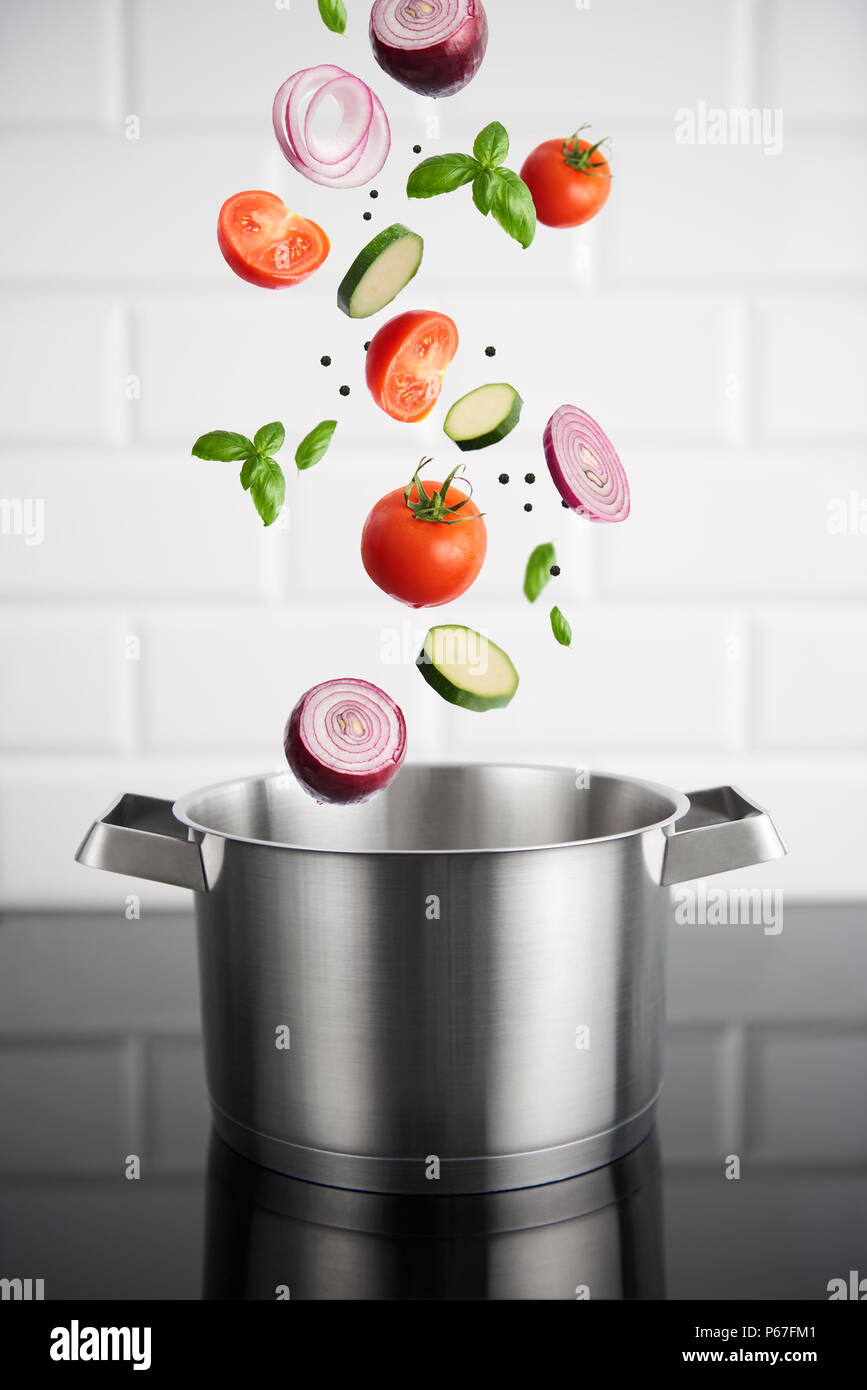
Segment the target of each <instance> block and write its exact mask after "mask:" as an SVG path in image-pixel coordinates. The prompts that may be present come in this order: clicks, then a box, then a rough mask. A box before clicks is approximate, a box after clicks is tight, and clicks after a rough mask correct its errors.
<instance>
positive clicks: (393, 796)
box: [77, 765, 785, 1193]
mask: <svg viewBox="0 0 867 1390" xmlns="http://www.w3.org/2000/svg"><path fill="white" fill-rule="evenodd" d="M587 780H588V779H587V778H586V777H584V776H581V777H578V778H576V777H575V775H574V773H573V772H571V771H568V770H562V769H557V768H534V767H501V766H466V767H459V766H419V765H415V766H412V765H410V766H406V767H404V768H403V769H402V771H401V773H400V776H399V777H398V778H397V779H396V780H395V782H394V783H393V784H392V786H391V787H390V788H389V789H388V790H387V791H386V792H385V793H383V794H382V795H381V796H379V797H378V798H376V799H375V800H373V801H371V802H368V803H367V804H365V805H362V806H357V807H331V806H319V805H316V804H315V803H314V802H313V801H311V800H310V798H309V797H307V796H306V795H305V794H304V793H303V792H302V791H301V790H300V789H299V788H298V786H297V784H296V783H295V781H294V779H293V778H292V777H291V776H290V775H289V774H288V773H287V774H275V775H273V776H267V777H258V778H248V779H244V780H241V781H235V782H227V783H223V784H221V785H219V786H216V787H210V788H207V789H205V790H203V791H198V792H193V793H192V794H191V795H189V796H186V797H183V798H182V799H181V800H180V801H178V802H176V803H175V804H174V806H173V805H172V803H171V802H169V801H159V800H156V799H154V798H151V797H143V796H134V795H126V796H122V797H120V798H119V800H118V801H116V802H115V803H114V805H113V806H112V807H111V808H110V810H109V811H107V812H106V814H105V815H104V816H103V817H102V819H101V820H100V821H98V822H97V823H96V824H95V825H93V826H92V827H91V829H90V831H89V832H88V834H87V835H86V837H85V839H84V841H83V843H82V845H81V846H80V848H79V850H78V854H77V858H78V860H79V861H80V862H81V863H84V864H89V865H92V866H94V867H97V868H102V869H110V870H112V871H114V872H117V873H126V874H134V875H136V876H138V877H140V878H150V879H156V880H158V881H161V882H166V883H174V884H180V885H181V886H183V887H185V888H191V889H193V890H194V891H195V896H196V910H197V920H198V942H199V966H200V978H201V996H202V1019H203V1029H204V1037H205V1056H206V1069H207V1079H208V1089H209V1092H210V1096H211V1102H212V1106H213V1112H214V1123H215V1126H216V1128H217V1130H218V1132H219V1134H220V1135H221V1137H222V1138H223V1139H224V1140H225V1141H226V1142H227V1143H228V1144H230V1145H231V1146H232V1147H233V1148H235V1149H237V1150H239V1151H240V1152H241V1153H243V1154H245V1155H246V1156H247V1157H248V1158H251V1159H253V1160H254V1161H256V1162H259V1163H262V1164H264V1165H265V1166H266V1167H269V1168H274V1169H276V1170H278V1171H280V1172H283V1173H288V1174H290V1175H292V1176H294V1177H299V1178H307V1179H311V1180H313V1181H317V1182H321V1183H327V1184H331V1185H334V1186H338V1187H348V1188H357V1189H362V1190H369V1191H377V1192H398V1193H401V1192H403V1193H412V1192H428V1193H445V1192H450V1193H459V1192H486V1191H496V1190H499V1189H507V1188H516V1187H526V1186H531V1185H534V1184H538V1183H548V1182H555V1181H557V1180H559V1179H563V1178H568V1177H572V1176H574V1175H576V1174H579V1173H583V1172H587V1171H588V1170H590V1169H593V1168H596V1167H598V1166H600V1165H601V1164H604V1163H609V1162H611V1161H612V1160H614V1159H616V1158H618V1157H619V1156H620V1155H621V1154H624V1153H627V1152H628V1151H629V1150H630V1149H631V1148H633V1147H634V1146H635V1145H636V1144H638V1143H639V1142H640V1140H641V1139H643V1138H644V1137H645V1135H646V1134H647V1133H648V1132H649V1130H650V1127H651V1124H652V1119H653V1109H654V1105H655V1102H656V1098H657V1094H658V1092H659V1087H660V1081H661V1062H660V1055H661V1038H662V1028H663V1023H664V948H665V927H666V922H667V919H668V917H669V909H670V894H669V885H671V884H675V883H680V882H682V881H684V880H688V879H693V878H698V877H703V876H705V875H707V874H713V873H719V872H720V871H722V870H724V869H734V868H739V867H742V866H743V865H746V864H753V863H758V862H761V861H763V860H767V859H773V858H776V857H778V856H779V855H781V854H783V853H785V851H784V848H783V846H782V843H781V841H780V838H779V836H778V835H777V832H776V830H775V828H774V826H773V824H772V822H771V820H770V818H769V817H768V815H767V814H766V813H765V812H764V811H762V810H761V809H760V808H759V807H758V806H755V805H754V804H753V803H752V802H750V801H748V800H747V799H746V798H745V797H744V796H742V795H741V794H740V793H738V792H737V791H735V790H734V789H733V788H731V787H716V788H714V789H712V790H710V791H702V792H694V793H692V794H690V796H689V797H686V796H683V795H682V794H680V793H679V792H675V791H671V790H670V789H669V788H667V787H661V786H656V785H654V784H652V783H649V782H639V781H635V780H632V779H629V778H623V777H607V776H601V775H593V776H591V777H590V778H589V785H585V783H586V782H587Z"/></svg>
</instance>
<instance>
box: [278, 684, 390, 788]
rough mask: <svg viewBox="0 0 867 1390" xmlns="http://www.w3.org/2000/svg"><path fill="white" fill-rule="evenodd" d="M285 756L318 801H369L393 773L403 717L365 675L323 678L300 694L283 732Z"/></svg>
mask: <svg viewBox="0 0 867 1390" xmlns="http://www.w3.org/2000/svg"><path fill="white" fill-rule="evenodd" d="M283 747H284V749H285V750H286V761H287V762H288V763H289V766H290V767H291V769H292V771H293V772H294V774H295V776H296V777H297V779H298V781H299V782H300V783H301V786H302V787H303V788H304V790H305V791H306V792H309V793H310V795H311V796H314V797H315V798H316V800H317V801H328V802H333V803H337V804H340V805H351V804H353V803H355V802H359V801H368V800H369V799H370V797H372V796H375V795H376V793H377V792H381V791H383V790H384V788H385V787H387V786H388V784H389V782H391V781H392V779H393V778H394V777H396V776H397V774H398V772H399V771H400V765H401V763H402V762H403V759H404V755H405V753H406V723H405V721H404V717H403V714H402V712H401V710H400V709H399V707H398V706H397V705H396V704H395V703H394V700H392V698H391V696H390V695H386V693H385V691H384V690H380V689H379V686H376V685H370V684H369V682H368V681H361V680H351V679H349V678H346V677H344V678H342V679H341V680H334V681H323V682H322V684H321V685H314V686H313V688H312V689H311V690H308V691H307V692H306V694H304V695H302V696H301V699H300V700H299V701H298V703H297V705H296V706H295V708H294V709H293V711H292V713H291V714H290V716H289V719H288V721H287V723H286V729H285V732H284V735H283Z"/></svg>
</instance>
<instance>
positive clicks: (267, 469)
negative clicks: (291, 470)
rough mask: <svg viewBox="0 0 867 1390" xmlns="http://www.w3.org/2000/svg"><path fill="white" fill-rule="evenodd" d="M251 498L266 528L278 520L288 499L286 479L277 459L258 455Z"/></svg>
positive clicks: (252, 473) (251, 486)
mask: <svg viewBox="0 0 867 1390" xmlns="http://www.w3.org/2000/svg"><path fill="white" fill-rule="evenodd" d="M250 496H251V497H252V499H253V503H254V506H255V508H256V511H257V512H258V513H259V515H260V517H261V518H262V520H263V522H264V523H265V525H266V526H270V525H271V524H272V523H273V522H275V521H276V520H277V518H278V516H279V515H280V511H281V508H282V506H283V502H284V500H285V497H286V479H285V478H284V477H283V469H282V468H281V467H280V465H279V463H278V462H277V460H276V459H272V458H268V457H267V455H265V454H259V455H258V457H257V459H256V463H255V467H254V468H253V469H252V472H251V477H250Z"/></svg>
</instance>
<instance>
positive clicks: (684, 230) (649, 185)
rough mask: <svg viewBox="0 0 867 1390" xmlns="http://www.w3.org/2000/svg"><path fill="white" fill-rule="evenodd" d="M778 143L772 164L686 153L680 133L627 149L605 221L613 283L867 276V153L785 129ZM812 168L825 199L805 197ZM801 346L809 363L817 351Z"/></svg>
mask: <svg viewBox="0 0 867 1390" xmlns="http://www.w3.org/2000/svg"><path fill="white" fill-rule="evenodd" d="M780 136H781V139H780V144H781V152H780V153H779V154H776V155H774V154H766V153H765V152H764V150H763V149H762V148H760V147H756V146H755V145H736V144H729V145H709V144H695V145H686V144H678V143H676V142H675V139H674V130H673V128H672V131H671V132H669V133H667V134H665V135H663V134H661V133H660V134H657V135H648V136H637V137H633V138H630V139H625V138H624V139H623V140H621V141H619V142H618V145H617V161H616V179H615V186H614V188H613V190H612V193H611V197H610V198H609V200H608V203H607V204H606V206H605V209H604V211H603V213H602V214H601V217H604V218H605V221H606V238H605V242H604V248H603V253H604V267H605V270H606V273H607V275H608V276H609V277H610V278H611V279H612V280H613V281H614V282H615V283H618V282H622V281H635V280H639V279H642V280H648V281H653V280H657V279H660V278H662V279H668V280H670V281H672V282H683V281H684V280H687V279H693V280H695V279H698V280H703V281H708V282H722V283H729V284H733V285H735V286H738V285H743V284H755V283H759V284H762V283H764V282H766V281H769V280H776V279H779V278H782V277H786V278H788V279H790V280H797V281H798V282H799V284H800V283H803V281H804V280H821V279H828V278H833V279H837V280H839V279H842V278H843V277H844V276H859V277H864V276H865V274H867V239H865V237H864V236H863V235H862V234H861V228H862V227H863V224H864V218H865V213H867V185H865V180H864V177H863V172H864V162H865V146H864V142H863V141H861V140H858V139H857V138H853V137H847V136H841V137H837V138H835V139H834V140H833V141H829V140H828V139H827V138H826V137H825V136H824V135H822V134H821V133H820V132H818V131H815V130H811V131H809V132H804V131H800V130H787V129H786V128H785V124H783V126H782V130H781V132H780ZM612 157H613V156H612ZM811 166H812V167H817V166H821V168H822V177H823V180H827V184H826V186H827V189H828V194H827V196H824V197H821V198H809V197H805V196H804V168H805V167H811ZM801 347H802V349H806V351H807V355H808V356H809V355H810V350H811V348H813V349H814V348H815V344H811V343H809V341H808V342H806V343H804V342H803V341H802V342H801Z"/></svg>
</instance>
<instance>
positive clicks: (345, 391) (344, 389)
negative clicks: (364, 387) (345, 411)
mask: <svg viewBox="0 0 867 1390" xmlns="http://www.w3.org/2000/svg"><path fill="white" fill-rule="evenodd" d="M340 394H341V396H348V395H349V387H348V386H341V388H340Z"/></svg>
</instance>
